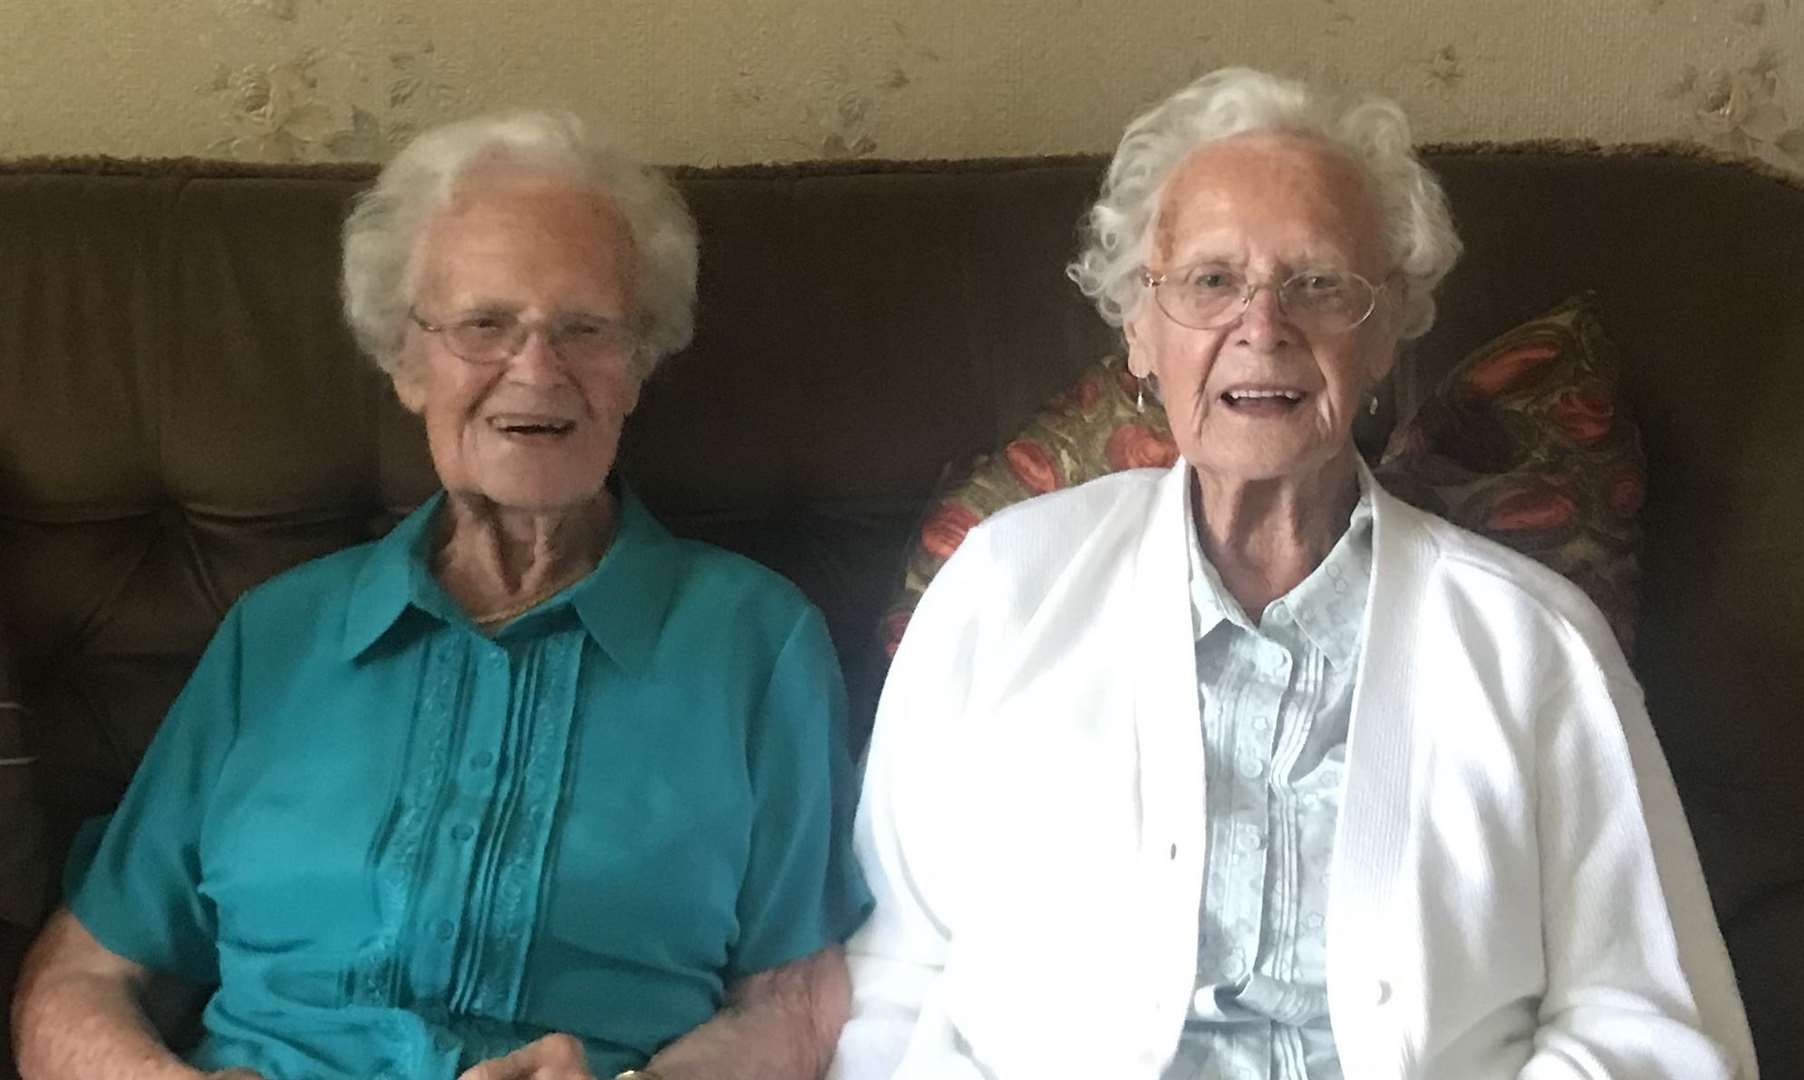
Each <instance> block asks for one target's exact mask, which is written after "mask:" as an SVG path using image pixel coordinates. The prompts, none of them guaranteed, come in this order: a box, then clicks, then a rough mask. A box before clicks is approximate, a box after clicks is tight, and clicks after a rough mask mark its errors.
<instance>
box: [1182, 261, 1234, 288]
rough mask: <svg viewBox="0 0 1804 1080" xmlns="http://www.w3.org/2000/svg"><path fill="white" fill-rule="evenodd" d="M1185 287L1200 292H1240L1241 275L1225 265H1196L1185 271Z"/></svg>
mask: <svg viewBox="0 0 1804 1080" xmlns="http://www.w3.org/2000/svg"><path fill="white" fill-rule="evenodd" d="M1183 283H1184V287H1185V288H1187V289H1194V290H1196V291H1198V292H1205V293H1217V292H1238V291H1239V289H1240V275H1239V274H1236V273H1235V272H1234V271H1232V270H1229V269H1228V268H1227V267H1225V266H1211V265H1206V264H1205V265H1203V266H1194V267H1191V268H1190V269H1189V270H1187V271H1185V273H1184V278H1183Z"/></svg>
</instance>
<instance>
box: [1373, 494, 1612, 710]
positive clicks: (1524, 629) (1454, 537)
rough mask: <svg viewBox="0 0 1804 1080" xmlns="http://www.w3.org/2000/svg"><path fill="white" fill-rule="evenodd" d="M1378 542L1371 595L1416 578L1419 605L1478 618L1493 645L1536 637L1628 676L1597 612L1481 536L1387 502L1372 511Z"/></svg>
mask: <svg viewBox="0 0 1804 1080" xmlns="http://www.w3.org/2000/svg"><path fill="white" fill-rule="evenodd" d="M1377 505H1378V506H1379V508H1380V509H1379V515H1380V516H1379V520H1380V522H1381V524H1380V529H1381V530H1382V531H1383V532H1384V533H1386V534H1388V535H1387V536H1386V538H1385V539H1384V540H1381V541H1380V545H1379V551H1378V556H1377V561H1376V563H1375V567H1376V572H1377V574H1378V575H1379V577H1378V581H1377V582H1376V586H1377V588H1379V589H1380V590H1383V589H1385V588H1386V586H1387V584H1389V583H1390V582H1387V580H1386V578H1387V575H1388V576H1389V577H1390V578H1392V579H1394V578H1395V575H1397V574H1399V573H1416V574H1420V575H1422V578H1423V580H1422V582H1421V587H1422V600H1423V602H1424V603H1428V604H1437V605H1442V606H1446V605H1458V606H1463V607H1467V608H1469V609H1471V610H1472V611H1473V612H1474V613H1475V615H1477V616H1478V618H1477V620H1476V622H1477V623H1478V625H1481V626H1483V627H1486V628H1488V629H1489V631H1490V633H1491V634H1492V635H1493V636H1494V637H1497V638H1499V639H1511V638H1513V639H1515V641H1514V642H1509V641H1506V644H1515V643H1522V642H1523V637H1524V636H1525V635H1534V636H1536V637H1537V638H1538V639H1539V641H1540V643H1541V644H1542V645H1546V644H1549V643H1551V644H1554V645H1556V646H1559V647H1562V648H1563V649H1564V650H1565V651H1569V652H1570V651H1578V652H1584V653H1589V654H1591V655H1592V656H1594V657H1595V658H1596V659H1597V660H1598V661H1599V662H1601V663H1602V664H1604V666H1606V667H1607V668H1609V669H1611V674H1612V675H1621V676H1627V674H1628V669H1627V662H1626V660H1624V659H1623V658H1622V655H1621V649H1620V647H1619V646H1618V644H1617V642H1616V638H1615V635H1614V633H1613V632H1612V631H1611V629H1610V626H1609V622H1608V620H1606V619H1605V618H1604V615H1603V613H1602V612H1601V611H1599V610H1598V608H1597V605H1596V604H1594V603H1592V601H1591V598H1590V597H1588V596H1586V595H1585V593H1584V591H1583V590H1582V589H1580V588H1579V587H1578V586H1577V585H1575V584H1573V583H1572V582H1571V581H1570V580H1569V579H1567V578H1566V577H1564V576H1563V575H1561V574H1560V573H1559V572H1558V571H1556V570H1553V569H1552V568H1550V567H1548V566H1546V565H1544V564H1542V563H1540V562H1537V561H1536V560H1535V559H1533V558H1532V557H1530V556H1528V555H1525V554H1523V553H1522V552H1520V551H1517V550H1515V549H1514V548H1510V547H1507V546H1505V545H1504V544H1501V543H1498V542H1497V541H1495V540H1491V539H1488V538H1486V537H1483V536H1480V535H1478V534H1477V533H1474V532H1471V531H1469V530H1466V529H1464V528H1461V527H1460V526H1458V525H1455V524H1453V523H1452V522H1450V521H1447V520H1446V519H1444V518H1441V517H1437V516H1435V515H1433V514H1430V513H1427V512H1425V511H1423V510H1419V509H1417V508H1415V507H1413V506H1410V505H1408V504H1406V503H1403V502H1402V501H1400V500H1398V499H1396V498H1395V497H1393V496H1390V495H1388V494H1385V495H1381V497H1380V499H1379V501H1378V504H1377Z"/></svg>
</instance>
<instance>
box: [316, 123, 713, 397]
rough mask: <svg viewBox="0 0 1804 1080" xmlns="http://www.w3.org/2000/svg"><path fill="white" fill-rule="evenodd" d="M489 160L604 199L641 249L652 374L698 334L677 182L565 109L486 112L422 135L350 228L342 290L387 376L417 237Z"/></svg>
mask: <svg viewBox="0 0 1804 1080" xmlns="http://www.w3.org/2000/svg"><path fill="white" fill-rule="evenodd" d="M492 167H502V168H509V169H513V168H518V169H524V170H527V171H530V172H533V173H542V174H544V175H546V176H550V177H554V178H556V179H559V180H564V181H567V182H569V183H570V184H571V186H573V187H575V188H576V189H577V190H580V191H588V192H593V193H594V194H595V195H597V196H599V197H601V198H605V199H606V200H608V201H609V202H610V203H611V204H612V205H613V206H614V208H615V209H616V210H618V211H619V213H620V215H621V217H622V218H624V219H625V221H626V225H627V229H628V231H629V232H630V234H631V236H632V240H633V247H634V250H635V252H636V253H637V262H638V265H637V267H636V276H635V279H634V289H635V294H636V297H637V307H638V311H637V313H636V315H637V318H638V321H639V323H640V326H639V332H640V341H641V346H640V351H639V353H640V354H639V363H640V366H641V371H642V373H645V374H649V373H650V371H651V369H652V368H653V367H654V366H656V364H657V362H658V361H659V360H661V359H663V358H664V357H666V356H669V355H670V354H671V353H674V352H677V351H678V350H680V349H682V348H683V347H684V346H685V345H687V344H689V341H690V339H691V338H692V337H694V335H695V279H696V266H697V261H698V250H697V249H698V240H697V236H696V228H695V221H694V219H693V218H692V217H690V214H689V208H688V207H687V206H686V205H685V204H684V202H683V198H682V196H681V195H679V194H678V193H677V191H676V189H675V188H674V187H672V186H671V184H670V182H669V181H668V180H666V179H665V178H664V177H663V176H662V175H660V174H659V173H657V172H656V171H654V170H652V169H649V168H646V167H645V166H643V165H640V164H639V163H638V162H636V161H634V160H633V159H632V158H630V157H628V156H627V155H626V153H624V152H623V151H622V150H621V149H620V148H619V147H618V146H616V145H615V144H614V143H613V142H611V141H610V140H608V139H607V138H606V137H604V136H601V135H598V134H595V133H593V132H592V131H591V130H590V129H589V128H588V127H587V126H586V125H585V124H584V123H583V122H582V120H580V119H579V118H577V117H576V116H574V115H572V114H570V113H565V112H553V111H532V112H514V113H503V114H495V115H489V116H479V117H474V118H472V119H468V120H459V121H455V122H453V123H449V124H444V125H442V126H440V127H436V128H432V129H431V130H428V131H426V132H423V133H421V134H420V135H419V136H418V137H416V138H415V139H414V140H413V141H412V142H410V143H409V144H408V145H407V147H406V149H404V150H402V151H401V152H400V154H398V155H397V156H396V157H395V159H394V160H393V161H391V162H389V163H388V165H387V166H386V167H384V168H383V170H382V173H381V175H380V176H378V177H377V178H376V183H375V186H373V187H371V188H370V189H369V190H368V191H366V192H364V193H363V194H362V195H360V196H358V198H357V201H356V204H355V205H354V206H353V207H352V209H351V213H350V215H349V216H348V217H347V218H346V219H345V223H344V234H343V236H344V264H343V269H342V276H341V278H340V290H339V291H340V295H341V297H342V299H343V301H344V312H345V319H346V321H348V322H349V323H350V325H351V331H352V333H353V334H355V336H356V338H357V344H358V345H359V346H360V347H361V348H362V349H363V351H364V352H365V353H366V354H368V355H369V357H370V358H371V359H372V360H374V361H375V362H376V364H377V365H378V366H379V367H381V368H382V370H384V371H386V372H388V373H389V374H390V375H394V374H396V373H397V371H398V369H399V367H400V365H401V364H402V363H403V362H404V360H403V356H404V354H403V352H402V347H401V346H402V342H403V341H404V340H405V335H406V324H407V311H408V308H409V306H410V305H411V304H412V303H413V295H414V291H415V289H416V287H417V285H418V276H419V267H418V265H417V260H416V255H417V249H418V247H419V240H420V235H421V233H422V232H423V231H424V230H425V228H426V226H427V224H428V223H429V222H430V221H431V220H432V218H433V217H434V216H435V215H436V214H438V213H439V212H440V211H442V210H444V209H445V207H446V206H447V205H449V204H450V202H451V200H452V198H453V196H454V195H455V194H456V192H457V190H458V186H459V184H460V183H462V182H463V181H465V180H466V179H467V178H469V177H470V176H471V175H472V174H473V173H476V172H479V171H481V170H484V169H488V168H492Z"/></svg>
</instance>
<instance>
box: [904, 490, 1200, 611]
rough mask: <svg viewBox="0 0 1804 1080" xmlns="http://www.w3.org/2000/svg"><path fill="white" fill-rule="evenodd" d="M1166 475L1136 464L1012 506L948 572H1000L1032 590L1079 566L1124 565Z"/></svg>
mask: <svg viewBox="0 0 1804 1080" xmlns="http://www.w3.org/2000/svg"><path fill="white" fill-rule="evenodd" d="M1165 479H1166V472H1165V471H1164V470H1161V469H1130V470H1127V471H1124V472H1118V473H1111V474H1110V475H1108V476H1103V477H1099V478H1097V479H1095V480H1091V481H1089V482H1088V483H1084V484H1080V485H1078V486H1077V487H1073V488H1067V489H1065V490H1063V491H1055V492H1052V493H1050V494H1046V495H1040V496H1036V497H1035V498H1032V499H1027V500H1025V501H1022V502H1019V503H1016V504H1015V505H1013V506H1009V507H1006V508H1004V509H1002V510H999V511H997V512H996V513H995V514H992V515H991V516H990V517H989V518H987V519H985V520H984V521H982V522H980V523H979V524H978V525H977V526H975V527H974V528H973V529H972V530H971V532H970V533H969V534H968V535H967V536H966V537H965V541H964V543H962V544H960V545H959V548H958V550H957V551H955V552H954V553H953V555H952V558H951V559H950V560H949V561H948V562H947V564H946V567H945V568H944V569H942V570H941V575H942V576H947V575H946V571H948V570H950V571H952V573H951V574H950V575H949V576H950V577H951V578H953V579H958V578H960V577H965V576H968V575H971V574H974V573H981V574H983V575H984V576H986V577H990V576H992V575H1000V577H999V578H998V579H997V580H998V583H1002V582H1013V583H1016V584H1018V585H1019V586H1020V587H1021V588H1024V589H1027V590H1028V591H1029V592H1033V591H1037V590H1038V589H1040V588H1042V587H1044V586H1048V585H1050V584H1051V583H1052V582H1053V581H1055V580H1057V579H1059V578H1061V577H1065V576H1068V575H1070V574H1073V573H1084V572H1087V570H1089V569H1094V568H1097V567H1102V566H1107V567H1119V566H1122V565H1125V563H1126V562H1127V559H1126V558H1125V556H1126V555H1127V554H1128V553H1129V552H1131V551H1132V549H1133V547H1134V545H1136V544H1137V543H1138V542H1139V539H1140V537H1141V535H1142V533H1143V531H1144V527H1145V524H1146V522H1147V520H1148V518H1149V517H1150V516H1151V514H1152V512H1153V509H1154V507H1155V506H1156V505H1157V502H1158V498H1159V492H1160V484H1161V482H1162V481H1163V480H1165ZM954 564H959V565H958V566H956V567H955V566H954ZM935 584H936V585H937V584H938V579H937V578H936V579H935ZM930 591H931V590H930ZM941 591H942V592H944V591H945V590H944V589H942V590H941Z"/></svg>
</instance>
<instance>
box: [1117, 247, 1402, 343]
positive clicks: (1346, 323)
mask: <svg viewBox="0 0 1804 1080" xmlns="http://www.w3.org/2000/svg"><path fill="white" fill-rule="evenodd" d="M1141 280H1142V281H1143V282H1144V283H1145V284H1146V287H1147V288H1149V289H1151V290H1152V291H1153V300H1154V302H1156V303H1157V304H1158V305H1159V310H1160V311H1163V312H1164V313H1165V315H1166V317H1167V318H1169V319H1171V321H1172V322H1175V323H1177V324H1178V325H1180V326H1188V327H1190V328H1191V329H1192V330H1214V329H1217V328H1219V327H1223V326H1227V325H1228V324H1229V323H1232V322H1234V321H1235V320H1236V319H1238V318H1240V316H1241V313H1242V312H1244V311H1246V309H1247V306H1248V305H1249V304H1251V303H1252V302H1253V294H1254V293H1256V292H1258V291H1259V290H1260V289H1269V288H1272V286H1271V285H1270V284H1269V283H1264V282H1260V283H1255V282H1251V281H1248V280H1247V278H1246V275H1244V274H1242V273H1241V272H1240V271H1238V270H1235V269H1234V268H1233V267H1230V266H1224V265H1222V264H1220V263H1214V262H1200V263H1195V264H1193V265H1191V266H1186V267H1184V268H1182V269H1180V270H1172V271H1167V272H1166V273H1163V274H1159V275H1158V276H1156V277H1155V276H1154V275H1153V274H1152V273H1150V272H1142V274H1141ZM1385 284H1388V282H1386V283H1385ZM1385 284H1380V285H1373V284H1372V283H1371V282H1369V281H1367V280H1366V279H1365V278H1363V277H1360V276H1359V275H1358V274H1355V273H1353V272H1352V271H1351V270H1332V269H1314V270H1301V271H1298V272H1297V273H1295V274H1292V275H1291V276H1290V277H1289V278H1286V279H1285V280H1284V282H1283V283H1282V284H1280V285H1278V286H1277V287H1276V291H1277V296H1278V308H1279V310H1281V311H1282V312H1284V314H1285V316H1286V317H1288V318H1289V319H1291V320H1292V321H1293V322H1296V323H1297V324H1299V325H1300V326H1302V327H1303V328H1304V329H1306V330H1310V331H1313V332H1317V333H1323V334H1344V333H1347V332H1348V331H1350V330H1352V329H1353V328H1354V327H1356V326H1358V325H1359V324H1360V323H1363V322H1365V321H1366V319H1368V318H1370V317H1371V314H1372V311H1373V309H1375V308H1376V307H1377V306H1378V294H1379V293H1381V292H1383V291H1384V289H1385Z"/></svg>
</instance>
